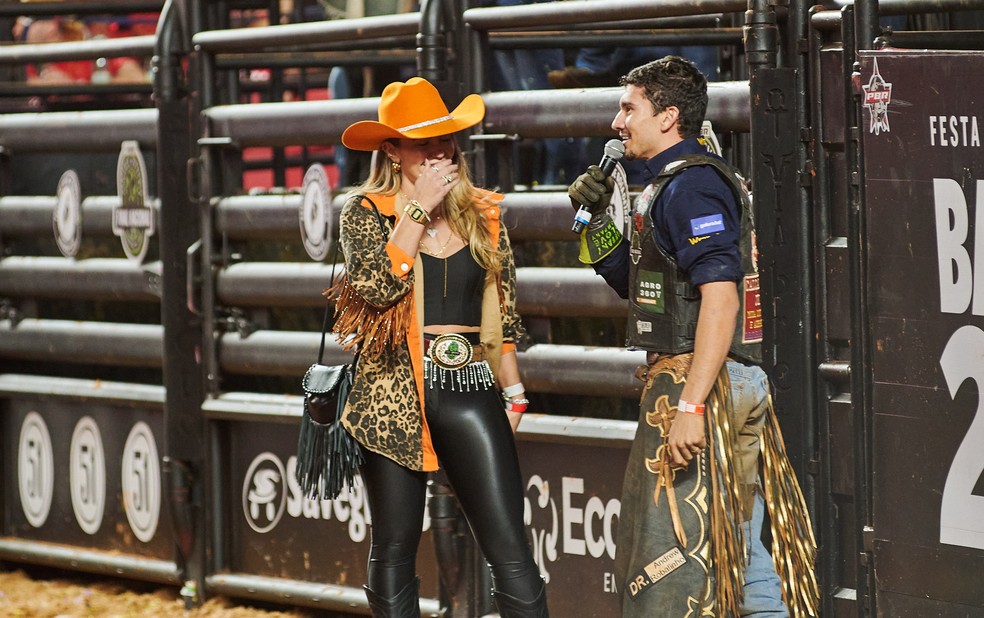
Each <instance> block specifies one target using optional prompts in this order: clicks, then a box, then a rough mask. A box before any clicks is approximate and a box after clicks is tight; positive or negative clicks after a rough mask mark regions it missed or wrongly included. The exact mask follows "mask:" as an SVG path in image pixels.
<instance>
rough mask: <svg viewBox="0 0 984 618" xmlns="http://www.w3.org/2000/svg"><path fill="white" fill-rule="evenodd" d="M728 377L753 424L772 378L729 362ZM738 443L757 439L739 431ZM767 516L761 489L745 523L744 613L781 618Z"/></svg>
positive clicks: (737, 407) (782, 608) (782, 606)
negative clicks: (765, 527) (764, 529)
mask: <svg viewBox="0 0 984 618" xmlns="http://www.w3.org/2000/svg"><path fill="white" fill-rule="evenodd" d="M728 377H729V378H730V380H731V397H732V403H733V404H734V408H735V411H736V412H737V411H738V410H740V409H742V407H743V406H750V407H751V412H750V413H749V415H748V418H749V422H748V423H746V425H745V427H751V426H754V425H756V424H759V423H757V419H760V418H764V415H765V414H766V412H767V408H768V404H769V378H768V377H767V376H766V375H765V372H764V371H762V369H761V367H755V366H748V365H742V364H740V363H736V362H731V361H729V362H728ZM738 440H739V442H742V443H744V444H745V445H746V446H751V443H750V442H751V441H754V442H756V443H757V442H758V434H757V431H756V432H755V435H754V437H753V436H752V435H751V433H749V432H746V431H744V430H742V431H739V435H738ZM764 519H765V502H764V500H763V499H762V496H761V492H759V493H757V494H756V497H755V503H754V506H753V508H752V518H751V520H750V521H748V522H746V523H745V542H746V548H747V551H748V565H747V566H746V567H745V587H744V601H743V603H742V608H741V615H742V616H752V617H754V618H779V617H780V616H788V615H789V612H788V611H787V609H786V605H785V604H784V603H783V602H782V584H781V582H780V581H779V576H778V575H777V574H776V569H775V566H774V565H773V564H772V556H771V554H770V553H769V551H768V550H767V549H766V547H765V545H764V544H763V543H762V524H763V520H764Z"/></svg>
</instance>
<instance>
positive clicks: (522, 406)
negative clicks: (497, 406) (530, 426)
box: [506, 399, 530, 414]
mask: <svg viewBox="0 0 984 618" xmlns="http://www.w3.org/2000/svg"><path fill="white" fill-rule="evenodd" d="M528 407H530V400H529V399H510V400H509V401H507V402H506V412H518V413H519V414H522V413H523V412H526V408H528Z"/></svg>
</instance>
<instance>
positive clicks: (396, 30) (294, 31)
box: [192, 13, 420, 54]
mask: <svg viewBox="0 0 984 618" xmlns="http://www.w3.org/2000/svg"><path fill="white" fill-rule="evenodd" d="M419 25H420V15H419V14H418V13H397V14H393V15H378V16H375V17H361V18H355V19H339V20H333V21H318V22H307V23H299V24H284V25H277V26H263V27H260V28H230V29H228V30H207V31H205V32H199V33H197V34H195V35H194V37H192V43H193V44H194V46H195V47H199V48H201V50H202V51H204V52H206V53H210V54H219V53H229V52H255V51H257V50H260V49H266V48H270V47H296V46H298V45H320V44H324V43H328V42H331V43H337V42H339V41H359V40H365V39H376V38H380V37H393V36H404V35H411V36H413V35H415V34H417V29H418V28H419Z"/></svg>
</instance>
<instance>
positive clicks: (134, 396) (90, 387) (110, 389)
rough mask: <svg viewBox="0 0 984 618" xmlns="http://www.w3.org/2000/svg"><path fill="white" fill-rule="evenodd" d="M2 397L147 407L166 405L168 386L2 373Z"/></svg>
mask: <svg viewBox="0 0 984 618" xmlns="http://www.w3.org/2000/svg"><path fill="white" fill-rule="evenodd" d="M0 395H5V396H25V395H26V396H32V397H58V398H61V399H73V400H75V399H77V400H80V401H106V402H111V403H113V404H121V403H122V404H133V405H138V406H140V407H141V408H145V407H146V406H147V404H148V403H153V404H163V403H164V387H163V386H159V385H156V384H134V383H130V382H113V381H109V380H83V379H80V378H57V377H53V376H40V375H26V374H21V373H4V374H0Z"/></svg>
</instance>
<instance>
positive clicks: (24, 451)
mask: <svg viewBox="0 0 984 618" xmlns="http://www.w3.org/2000/svg"><path fill="white" fill-rule="evenodd" d="M54 484H55V462H54V453H53V451H52V449H51V434H49V433H48V425H46V424H45V422H44V419H43V418H42V417H41V415H40V414H38V413H37V412H30V413H28V415H27V416H25V417H24V422H23V423H22V424H21V432H20V442H19V443H18V447H17V486H18V489H19V490H20V501H21V508H22V509H24V517H26V518H27V521H28V523H29V524H31V525H32V526H34V527H35V528H40V527H41V526H43V525H44V522H45V521H47V519H48V513H49V512H50V511H51V496H52V494H53V488H54Z"/></svg>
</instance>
